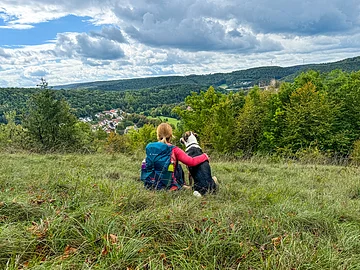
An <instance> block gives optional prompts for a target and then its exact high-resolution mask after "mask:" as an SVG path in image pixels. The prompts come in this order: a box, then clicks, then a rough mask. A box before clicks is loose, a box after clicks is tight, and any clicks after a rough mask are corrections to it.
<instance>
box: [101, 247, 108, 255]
mask: <svg viewBox="0 0 360 270" xmlns="http://www.w3.org/2000/svg"><path fill="white" fill-rule="evenodd" d="M108 253H109V250H108V248H107V247H106V246H105V247H103V249H102V250H101V255H102V256H106V255H107V254H108Z"/></svg>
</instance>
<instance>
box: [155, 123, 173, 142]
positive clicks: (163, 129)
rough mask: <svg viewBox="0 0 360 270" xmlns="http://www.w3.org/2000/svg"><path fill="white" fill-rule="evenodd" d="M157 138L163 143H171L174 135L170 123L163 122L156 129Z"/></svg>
mask: <svg viewBox="0 0 360 270" xmlns="http://www.w3.org/2000/svg"><path fill="white" fill-rule="evenodd" d="M156 135H157V139H158V141H160V142H163V143H169V142H170V140H171V137H172V128H171V126H170V125H169V124H168V123H161V124H160V125H159V126H158V127H157V129H156Z"/></svg>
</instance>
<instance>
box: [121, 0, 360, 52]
mask: <svg viewBox="0 0 360 270" xmlns="http://www.w3.org/2000/svg"><path fill="white" fill-rule="evenodd" d="M114 13H115V14H116V16H117V17H118V18H119V20H122V21H123V23H124V24H125V25H127V26H126V27H124V28H123V29H124V30H125V31H126V32H127V33H128V34H129V35H130V36H131V37H132V38H133V39H136V40H137V41H139V42H141V43H144V44H146V45H149V46H153V47H171V48H180V49H185V50H191V51H197V50H204V51H239V52H257V51H259V48H262V50H263V49H265V50H267V51H270V50H279V49H281V48H282V47H281V45H280V44H277V45H276V42H275V41H271V40H270V37H268V39H267V41H270V43H269V46H268V48H267V49H266V46H267V44H264V43H262V39H261V38H259V37H258V36H257V34H271V33H275V34H281V35H282V34H283V35H291V36H294V35H322V34H324V35H331V34H337V33H344V32H354V31H355V32H356V31H357V30H359V26H360V15H359V14H360V2H359V1H358V0H348V1H343V0H341V1H340V0H313V1H302V0H293V1H283V0H277V1H274V0H257V1H247V0H228V1H220V0H219V1H210V0H184V1H179V0H174V1H164V0H159V1H150V0H133V1H132V2H131V3H129V4H127V5H126V4H125V5H124V4H121V5H120V4H119V5H117V6H116V7H115V9H114ZM244 29H247V30H246V31H244ZM274 45H276V46H274Z"/></svg>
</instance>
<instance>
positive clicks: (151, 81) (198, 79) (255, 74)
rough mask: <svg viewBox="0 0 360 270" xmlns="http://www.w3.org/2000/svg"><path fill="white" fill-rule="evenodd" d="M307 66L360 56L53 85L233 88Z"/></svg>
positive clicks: (347, 63)
mask: <svg viewBox="0 0 360 270" xmlns="http://www.w3.org/2000/svg"><path fill="white" fill-rule="evenodd" d="M310 69H312V70H317V71H319V72H330V71H331V70H334V69H341V70H343V71H346V72H351V71H357V70H360V56H358V57H354V58H347V59H344V60H341V61H336V62H329V63H322V64H307V65H297V66H290V67H280V66H264V67H256V68H250V69H246V70H238V71H233V72H230V73H214V74H206V75H188V76H161V77H151V78H136V79H123V80H110V81H95V82H88V83H77V84H69V85H59V86H55V87H54V89H65V90H66V89H84V90H107V91H125V90H138V89H144V88H152V87H161V86H169V85H201V86H205V87H208V86H210V85H213V86H215V87H218V86H222V85H225V86H226V87H228V88H233V89H236V88H243V87H251V86H253V85H255V84H258V83H268V82H269V81H270V80H271V79H276V80H282V81H292V80H293V79H294V78H295V77H296V76H297V75H298V74H300V73H301V72H304V71H307V70H310Z"/></svg>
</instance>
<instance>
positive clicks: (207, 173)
mask: <svg viewBox="0 0 360 270" xmlns="http://www.w3.org/2000/svg"><path fill="white" fill-rule="evenodd" d="M197 138H198V136H197V134H196V133H194V132H192V131H187V132H185V133H184V134H183V136H182V137H181V138H180V142H181V143H182V144H184V145H185V147H186V150H185V152H186V154H188V155H189V156H191V157H196V156H200V155H201V154H202V153H203V151H202V149H201V147H200V145H199V143H198V140H197ZM188 169H189V172H190V176H191V177H192V178H193V180H194V185H193V189H194V195H196V194H198V193H200V194H201V195H205V194H206V193H215V192H216V190H217V183H216V182H215V181H217V180H216V177H215V176H214V177H212V176H211V168H210V164H209V161H205V162H203V163H201V164H199V165H197V166H194V167H188ZM189 178H190V177H189ZM189 182H190V183H191V180H190V179H189ZM196 191H197V192H198V193H196V194H195V192H196Z"/></svg>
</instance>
